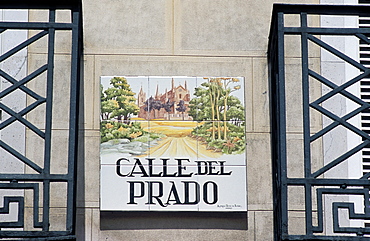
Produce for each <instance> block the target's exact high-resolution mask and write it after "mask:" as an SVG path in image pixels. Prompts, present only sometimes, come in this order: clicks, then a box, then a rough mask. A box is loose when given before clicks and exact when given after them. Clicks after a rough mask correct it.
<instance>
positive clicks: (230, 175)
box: [198, 166, 247, 211]
mask: <svg viewBox="0 0 370 241" xmlns="http://www.w3.org/2000/svg"><path fill="white" fill-rule="evenodd" d="M212 172H213V173H217V172H218V174H214V175H212V178H210V176H209V175H200V176H199V177H198V182H199V183H200V184H202V192H203V193H202V198H203V201H202V202H200V203H199V210H200V211H247V195H246V193H247V177H246V174H245V173H246V167H245V166H224V167H223V168H222V171H220V170H212Z"/></svg>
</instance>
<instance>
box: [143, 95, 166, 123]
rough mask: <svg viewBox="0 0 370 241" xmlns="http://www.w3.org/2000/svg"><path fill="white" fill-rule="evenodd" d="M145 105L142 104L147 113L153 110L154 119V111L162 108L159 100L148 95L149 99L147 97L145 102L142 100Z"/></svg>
mask: <svg viewBox="0 0 370 241" xmlns="http://www.w3.org/2000/svg"><path fill="white" fill-rule="evenodd" d="M144 104H145V106H144V110H145V111H146V112H148V113H150V112H152V111H153V117H154V119H155V118H156V113H155V111H156V110H157V111H159V110H160V109H161V108H163V105H162V103H161V101H159V100H155V99H154V98H153V97H152V96H150V98H149V99H147V100H146V101H145V102H144Z"/></svg>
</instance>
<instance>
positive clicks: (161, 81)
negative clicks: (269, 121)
mask: <svg viewBox="0 0 370 241" xmlns="http://www.w3.org/2000/svg"><path fill="white" fill-rule="evenodd" d="M113 77H114V76H102V77H101V84H102V85H103V88H104V89H107V88H109V87H110V79H112V78H113ZM124 77H125V78H126V79H127V81H128V83H129V84H130V86H131V89H132V91H133V92H134V93H135V94H136V95H135V97H137V94H138V93H139V91H140V88H143V91H144V92H146V94H147V95H146V97H147V98H149V97H150V96H153V97H154V96H155V93H156V90H157V86H158V92H159V94H164V93H165V91H166V89H167V91H168V90H170V89H171V86H172V78H173V79H174V84H175V87H177V86H179V85H182V86H183V87H185V86H184V85H185V81H186V84H187V88H188V89H189V90H190V98H194V95H193V92H194V89H195V87H196V86H198V85H200V84H201V83H203V82H205V80H204V79H203V77H180V76H175V77H172V76H170V77H166V76H134V77H130V76H124ZM236 78H238V79H239V80H240V82H238V83H235V84H233V85H232V86H235V85H241V89H240V90H237V91H233V92H232V95H234V96H236V97H238V98H239V99H240V100H241V102H243V100H244V78H243V77H236Z"/></svg>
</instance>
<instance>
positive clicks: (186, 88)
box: [185, 80, 188, 90]
mask: <svg viewBox="0 0 370 241" xmlns="http://www.w3.org/2000/svg"><path fill="white" fill-rule="evenodd" d="M185 90H188V85H187V83H186V80H185Z"/></svg>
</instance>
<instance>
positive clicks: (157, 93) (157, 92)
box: [155, 84, 159, 99]
mask: <svg viewBox="0 0 370 241" xmlns="http://www.w3.org/2000/svg"><path fill="white" fill-rule="evenodd" d="M155 98H156V99H157V98H159V91H158V84H157V90H156V91H155Z"/></svg>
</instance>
